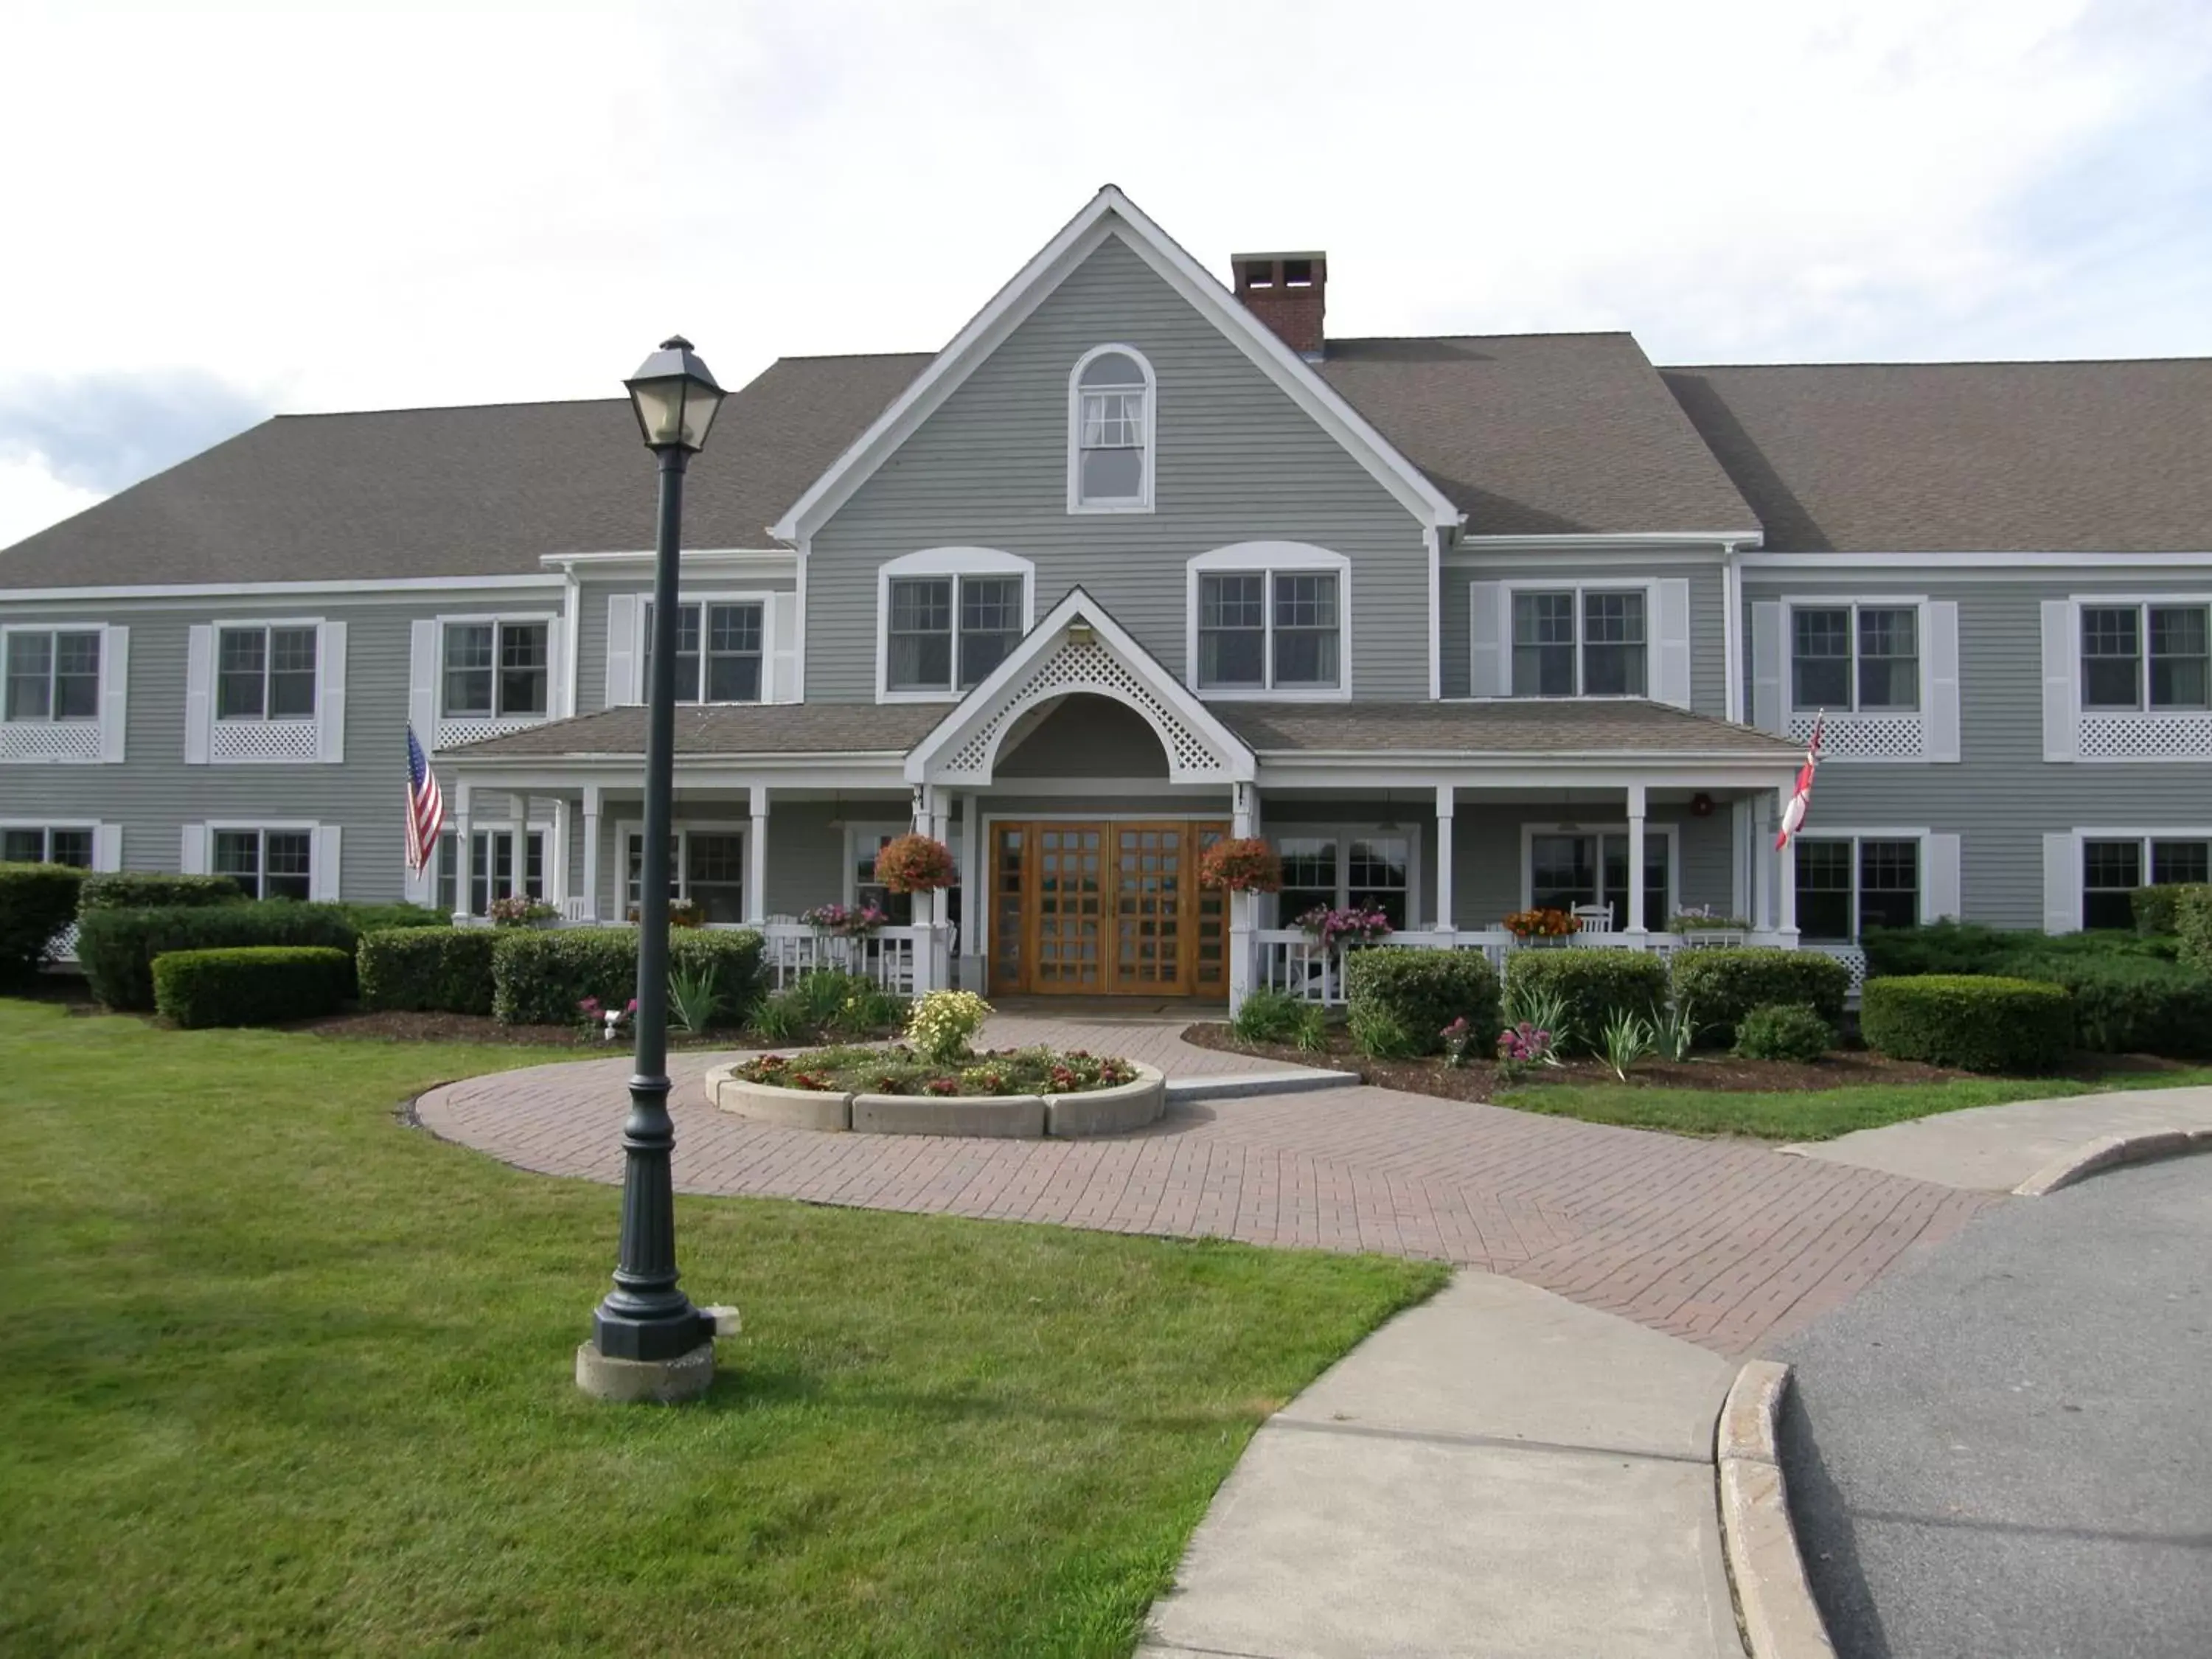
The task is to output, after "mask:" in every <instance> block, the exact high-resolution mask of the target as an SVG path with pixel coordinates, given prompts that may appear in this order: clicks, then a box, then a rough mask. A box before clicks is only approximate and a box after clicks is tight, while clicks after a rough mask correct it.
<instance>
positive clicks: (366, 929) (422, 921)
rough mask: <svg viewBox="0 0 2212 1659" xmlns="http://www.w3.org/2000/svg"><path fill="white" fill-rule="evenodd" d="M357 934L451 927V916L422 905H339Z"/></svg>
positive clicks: (338, 908)
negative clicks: (402, 929)
mask: <svg viewBox="0 0 2212 1659" xmlns="http://www.w3.org/2000/svg"><path fill="white" fill-rule="evenodd" d="M331 908H333V909H336V910H338V911H340V912H342V913H343V915H344V916H345V919H346V920H347V921H349V922H351V923H352V924H353V929H354V932H356V933H376V932H379V931H380V930H382V929H386V928H391V927H452V926H453V918H452V917H451V916H448V915H442V914H441V913H440V912H438V911H436V910H433V909H431V908H428V906H427V905H421V904H339V905H333V906H332V907H331Z"/></svg>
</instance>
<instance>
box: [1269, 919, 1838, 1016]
mask: <svg viewBox="0 0 2212 1659" xmlns="http://www.w3.org/2000/svg"><path fill="white" fill-rule="evenodd" d="M1253 941H1254V945H1255V949H1256V951H1258V953H1259V963H1258V972H1257V973H1256V974H1255V975H1254V977H1253V984H1254V986H1255V987H1258V988H1261V989H1266V990H1270V991H1280V992H1282V993H1283V994H1285V995H1287V996H1293V997H1297V999H1298V1000H1300V1001H1303V1002H1318V1003H1320V1004H1322V1006H1325V1007H1331V1008H1335V1007H1341V1006H1343V1005H1344V1002H1345V989H1344V958H1345V955H1346V946H1344V945H1330V946H1324V945H1322V943H1321V942H1320V941H1319V940H1318V939H1315V938H1314V937H1313V936H1312V935H1311V934H1310V933H1306V932H1305V931H1304V929H1303V928H1297V927H1262V928H1261V929H1260V930H1259V931H1258V932H1257V933H1255V934H1254V935H1253ZM1783 942H1784V941H1783V939H1782V938H1781V937H1780V936H1779V935H1777V934H1772V933H1733V932H1731V933H1599V932H1596V931H1595V930H1594V929H1586V930H1584V931H1583V932H1582V933H1576V934H1574V935H1572V936H1571V938H1570V939H1567V940H1562V941H1559V942H1557V943H1552V944H1544V945H1537V944H1524V943H1523V942H1522V940H1521V939H1517V938H1516V937H1515V936H1514V935H1513V934H1511V933H1507V932H1506V931H1505V930H1504V928H1502V927H1492V928H1485V929H1480V930H1476V929H1469V930H1468V931H1465V932H1454V933H1433V932H1421V931H1409V932H1406V933H1393V934H1391V935H1390V936H1389V939H1386V940H1384V941H1383V943H1385V944H1388V945H1413V946H1414V947H1415V948H1417V949H1427V950H1435V951H1481V952H1482V954H1483V955H1484V956H1486V957H1488V958H1489V959H1490V965H1491V966H1492V968H1494V969H1498V972H1499V973H1500V974H1501V975H1502V974H1503V973H1504V970H1505V959H1506V957H1509V956H1510V955H1511V954H1512V953H1513V952H1514V951H1546V950H1552V951H1556V950H1577V951H1639V950H1640V951H1651V952H1653V953H1655V954H1656V955H1657V956H1659V957H1662V958H1663V957H1671V956H1672V955H1673V954H1674V952H1675V951H1687V950H1696V949H1699V948H1702V947H1705V946H1708V945H1780V944H1782V943H1783ZM1350 948H1351V949H1352V950H1353V951H1357V950H1358V949H1360V948H1361V947H1360V946H1358V945H1352V946H1351V947H1350ZM1806 948H1808V949H1819V950H1821V951H1826V952H1827V954H1829V955H1831V956H1833V957H1836V958H1837V959H1838V960H1839V961H1841V962H1842V963H1844V965H1845V966H1846V967H1848V968H1850V970H1851V994H1852V995H1853V996H1854V997H1856V996H1857V994H1858V987H1859V981H1861V980H1862V979H1863V978H1864V977H1865V974H1866V956H1865V953H1864V952H1863V951H1860V949H1859V948H1858V946H1857V945H1820V946H1808V947H1806Z"/></svg>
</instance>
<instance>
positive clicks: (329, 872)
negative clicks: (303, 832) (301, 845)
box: [307, 823, 338, 903]
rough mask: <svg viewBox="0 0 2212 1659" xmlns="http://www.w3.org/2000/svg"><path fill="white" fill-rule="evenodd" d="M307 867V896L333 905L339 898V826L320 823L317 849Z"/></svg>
mask: <svg viewBox="0 0 2212 1659" xmlns="http://www.w3.org/2000/svg"><path fill="white" fill-rule="evenodd" d="M309 857H310V860H311V862H310V863H309V865H308V866H307V896H308V897H309V898H315V899H327V900H329V901H330V902H332V903H336V902H337V896H338V826H337V824H335V823H319V824H317V825H316V826H315V848H314V851H313V853H312V854H310V855H309Z"/></svg>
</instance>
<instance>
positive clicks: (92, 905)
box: [77, 870, 246, 912]
mask: <svg viewBox="0 0 2212 1659" xmlns="http://www.w3.org/2000/svg"><path fill="white" fill-rule="evenodd" d="M244 903H246V895H245V894H244V893H243V892H242V891H240V889H239V885H238V884H237V883H236V882H234V881H233V880H232V879H231V878H229V877H228V876H151V875H144V874H142V873H140V872H137V871H136V870H105V871H101V872H99V873H98V874H96V875H89V876H87V877H86V878H84V890H83V891H82V893H80V894H79V895H78V896H77V908H78V910H79V911H80V912H82V911H86V910H172V909H175V908H179V906H183V905H191V904H244Z"/></svg>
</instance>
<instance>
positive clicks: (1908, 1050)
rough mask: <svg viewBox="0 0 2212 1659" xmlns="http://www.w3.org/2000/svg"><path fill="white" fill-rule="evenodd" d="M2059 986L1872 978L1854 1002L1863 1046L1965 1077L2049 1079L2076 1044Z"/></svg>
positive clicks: (1982, 979) (1977, 978)
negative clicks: (1959, 1070)
mask: <svg viewBox="0 0 2212 1659" xmlns="http://www.w3.org/2000/svg"><path fill="white" fill-rule="evenodd" d="M2073 1015H2074V1011H2073V999H2072V997H2071V996H2069V994H2067V992H2066V990H2065V988H2064V987H2063V986H2057V985H2050V984H2045V983H2043V982H2042V981H2036V980H2026V979H2003V978H1999V977H1996V976H1995V975H1989V976H1983V975H1969V974H1926V975H1899V976H1896V977H1893V978H1889V979H1870V980H1869V981H1867V982H1866V986H1865V988H1864V989H1863V991H1861V993H1860V997H1859V1030H1860V1033H1861V1035H1863V1036H1864V1037H1865V1038H1866V1042H1867V1047H1869V1048H1873V1049H1875V1050H1876V1051H1877V1052H1879V1053H1881V1054H1889V1055H1892V1056H1893V1057H1894V1058H1896V1059H1899V1060H1925V1061H1927V1062H1928V1063H1929V1064H1930V1065H1934V1066H1962V1067H1964V1068H1965V1069H1966V1070H1967V1071H1969V1072H2047V1071H2049V1070H2050V1069H2051V1067H2052V1066H2056V1065H2057V1064H2058V1062H2059V1061H2060V1060H2063V1059H2065V1057H2066V1054H2067V1051H2068V1049H2069V1048H2070V1047H2071V1046H2072V1043H2073V1037H2074V1017H2073Z"/></svg>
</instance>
